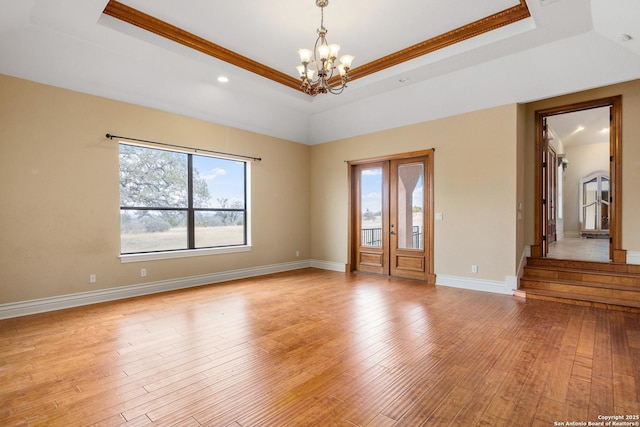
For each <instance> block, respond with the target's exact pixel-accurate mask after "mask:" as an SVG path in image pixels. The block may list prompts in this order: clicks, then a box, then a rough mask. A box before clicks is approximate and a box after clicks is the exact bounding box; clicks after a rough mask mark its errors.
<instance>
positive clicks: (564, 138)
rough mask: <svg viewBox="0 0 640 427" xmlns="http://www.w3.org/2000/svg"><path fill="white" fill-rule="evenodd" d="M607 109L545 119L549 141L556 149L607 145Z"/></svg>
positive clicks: (601, 108) (574, 112)
mask: <svg viewBox="0 0 640 427" xmlns="http://www.w3.org/2000/svg"><path fill="white" fill-rule="evenodd" d="M609 114H610V113H609V107H608V106H607V107H598V108H591V109H589V110H582V111H573V112H570V113H564V114H558V115H555V116H549V117H547V128H548V129H549V139H551V140H552V143H554V145H555V146H556V147H558V146H559V143H562V145H563V146H564V147H573V146H576V145H586V144H601V143H609V130H610V129H609Z"/></svg>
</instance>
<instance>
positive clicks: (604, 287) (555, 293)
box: [518, 258, 640, 313]
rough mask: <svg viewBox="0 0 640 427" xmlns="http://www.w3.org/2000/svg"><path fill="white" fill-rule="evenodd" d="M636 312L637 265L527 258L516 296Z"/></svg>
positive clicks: (639, 298) (639, 308) (639, 291)
mask: <svg viewBox="0 0 640 427" xmlns="http://www.w3.org/2000/svg"><path fill="white" fill-rule="evenodd" d="M522 293H524V294H525V295H526V297H527V298H533V299H543V300H549V301H557V302H563V303H568V304H577V305H586V306H592V307H600V308H607V309H611V310H622V311H631V312H636V313H640V265H633V264H615V263H608V262H591V261H570V260H560V259H550V258H528V259H527V265H526V267H525V268H524V275H523V276H522V278H521V279H520V287H519V289H518V294H522Z"/></svg>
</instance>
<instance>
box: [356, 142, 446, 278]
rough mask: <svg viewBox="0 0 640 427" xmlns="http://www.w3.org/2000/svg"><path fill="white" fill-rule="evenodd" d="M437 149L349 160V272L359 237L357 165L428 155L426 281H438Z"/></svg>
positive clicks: (425, 180) (425, 241)
mask: <svg viewBox="0 0 640 427" xmlns="http://www.w3.org/2000/svg"><path fill="white" fill-rule="evenodd" d="M434 153H435V150H434V149H429V150H422V151H411V152H408V153H399V154H393V155H389V156H382V157H373V158H367V159H361V160H350V161H347V162H346V163H347V165H348V168H347V182H348V191H349V206H348V209H347V211H348V215H349V216H348V221H347V224H348V235H347V242H348V243H347V244H348V249H347V252H348V261H347V264H346V266H345V267H346V268H345V270H346V271H347V272H353V271H355V256H356V251H357V247H356V244H355V240H354V239H355V238H356V237H357V233H356V230H357V224H356V223H357V218H356V215H354V210H355V209H356V206H357V200H355V198H356V197H357V192H355V191H352V190H353V182H354V176H353V174H354V170H355V166H358V165H363V164H367V163H377V162H384V161H389V162H390V161H392V160H400V159H408V158H412V157H426V158H427V160H426V162H425V168H426V170H425V175H424V191H425V194H424V201H425V207H424V225H425V227H424V230H425V231H424V232H425V236H424V249H425V277H426V282H427V283H429V284H435V283H436V275H435V273H434V261H433V247H434V243H433V230H434V223H433V221H434V203H433V192H434V186H433V175H434V174H433V157H434Z"/></svg>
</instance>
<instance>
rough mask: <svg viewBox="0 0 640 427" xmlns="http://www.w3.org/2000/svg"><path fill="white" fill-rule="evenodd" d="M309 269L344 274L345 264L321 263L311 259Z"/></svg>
mask: <svg viewBox="0 0 640 427" xmlns="http://www.w3.org/2000/svg"><path fill="white" fill-rule="evenodd" d="M310 267H313V268H320V269H322V270H331V271H337V272H340V273H344V272H346V267H345V264H343V263H339V262H331V261H322V260H318V259H312V260H311V261H310Z"/></svg>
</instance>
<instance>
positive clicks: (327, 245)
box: [311, 105, 519, 281]
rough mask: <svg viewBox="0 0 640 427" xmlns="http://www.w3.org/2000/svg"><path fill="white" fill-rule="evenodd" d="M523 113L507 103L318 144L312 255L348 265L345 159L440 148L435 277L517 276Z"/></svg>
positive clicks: (313, 162)
mask: <svg viewBox="0 0 640 427" xmlns="http://www.w3.org/2000/svg"><path fill="white" fill-rule="evenodd" d="M517 111H518V106H516V105H506V106H502V107H497V108H491V109H487V110H482V111H476V112H472V113H467V114H462V115H459V116H454V117H449V118H445V119H441V120H435V121H430V122H425V123H420V124H416V125H411V126H404V127H401V128H397V129H391V130H387V131H383V132H377V133H374V134H370V135H362V136H358V137H354V138H348V139H343V140H338V141H334V142H331V143H326V144H321V145H316V146H313V147H312V149H311V194H312V195H313V197H312V200H311V248H312V253H311V256H312V258H314V259H322V260H326V261H332V262H337V263H343V264H346V263H347V262H348V254H347V246H348V245H347V243H348V242H347V234H348V228H347V220H348V188H347V164H346V163H345V160H359V159H366V158H371V157H377V156H383V155H389V154H397V153H403V152H410V151H418V150H425V149H429V148H435V150H436V151H435V154H434V174H435V176H434V192H435V194H434V204H435V211H436V212H442V213H443V221H436V222H435V230H434V240H435V241H434V245H435V248H434V261H435V273H436V274H441V275H447V276H456V277H470V278H478V279H487V280H496V281H504V280H505V277H506V276H513V275H515V273H516V264H517V261H516V254H515V252H516V244H517V243H516V215H517V214H516V205H517V204H516V196H517V185H518V184H517V182H518V180H517V168H516V163H517V156H518V155H517V139H518V136H517V134H518V131H517V127H518V126H517V118H518V113H517ZM517 257H518V259H519V255H517ZM472 264H476V265H478V273H477V274H472V273H471V265H472Z"/></svg>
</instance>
